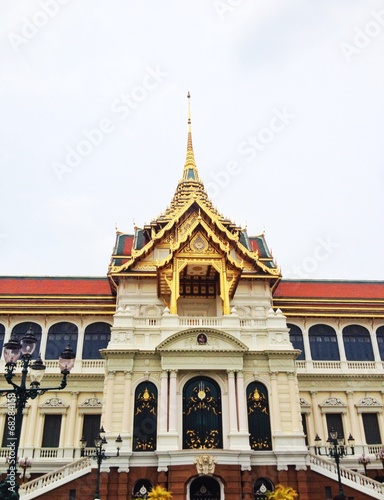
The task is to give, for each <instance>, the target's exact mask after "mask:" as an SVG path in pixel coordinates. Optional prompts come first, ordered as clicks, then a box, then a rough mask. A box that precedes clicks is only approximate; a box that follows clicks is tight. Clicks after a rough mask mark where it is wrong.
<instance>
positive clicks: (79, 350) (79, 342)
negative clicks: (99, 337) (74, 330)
mask: <svg viewBox="0 0 384 500" xmlns="http://www.w3.org/2000/svg"><path fill="white" fill-rule="evenodd" d="M83 344H84V327H83V326H81V327H80V328H79V330H78V334H77V344H76V360H79V361H81V360H82V358H83Z"/></svg>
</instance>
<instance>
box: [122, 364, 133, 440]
mask: <svg viewBox="0 0 384 500" xmlns="http://www.w3.org/2000/svg"><path fill="white" fill-rule="evenodd" d="M131 403H132V372H131V371H126V372H124V403H123V416H122V423H121V432H122V433H125V434H126V433H129V431H130V429H131V415H132V411H131Z"/></svg>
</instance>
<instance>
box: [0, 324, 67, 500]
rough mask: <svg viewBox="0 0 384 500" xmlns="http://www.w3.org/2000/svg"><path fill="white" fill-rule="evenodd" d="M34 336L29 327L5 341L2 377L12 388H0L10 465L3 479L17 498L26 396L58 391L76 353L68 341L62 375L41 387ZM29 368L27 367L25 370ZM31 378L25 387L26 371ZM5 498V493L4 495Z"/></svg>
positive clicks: (62, 357)
mask: <svg viewBox="0 0 384 500" xmlns="http://www.w3.org/2000/svg"><path fill="white" fill-rule="evenodd" d="M36 344H37V339H36V337H35V336H34V335H33V332H32V330H31V329H29V330H28V331H27V333H26V334H25V335H24V336H23V337H22V338H21V340H20V342H19V341H18V339H17V337H16V336H15V335H12V336H11V338H10V340H9V342H7V343H6V344H4V350H3V353H4V360H5V370H6V373H5V374H4V377H5V379H6V381H7V382H8V384H10V385H11V386H12V389H4V390H0V396H7V400H8V401H7V405H8V417H7V425H8V438H7V440H8V444H7V447H8V449H9V468H8V474H7V478H6V480H5V482H6V483H7V487H8V491H9V493H15V495H13V498H19V495H18V485H17V482H16V479H15V478H16V474H17V453H18V449H19V445H20V435H21V426H22V422H23V410H24V408H25V405H26V403H27V401H28V399H35V398H36V397H37V396H39V395H41V394H44V393H45V392H47V391H58V390H61V389H64V388H65V387H66V385H67V376H68V375H69V373H70V371H71V369H72V368H73V365H74V363H75V353H74V352H73V350H72V349H71V347H70V346H69V345H68V346H67V347H66V348H65V349H64V351H63V352H62V353H61V354H60V356H59V367H60V371H61V374H62V376H63V378H62V380H61V383H60V385H59V386H58V387H40V382H41V380H42V378H43V376H44V370H45V365H44V363H43V361H42V359H41V357H40V356H39V357H38V358H37V359H36V360H35V361H34V362H32V354H33V353H34V351H35V348H36ZM18 361H20V362H21V380H20V383H19V385H18V384H16V383H15V382H14V376H15V370H16V368H17V362H18ZM28 369H29V370H28ZM28 371H29V376H30V379H31V382H30V387H27V375H28ZM5 498H6V497H5Z"/></svg>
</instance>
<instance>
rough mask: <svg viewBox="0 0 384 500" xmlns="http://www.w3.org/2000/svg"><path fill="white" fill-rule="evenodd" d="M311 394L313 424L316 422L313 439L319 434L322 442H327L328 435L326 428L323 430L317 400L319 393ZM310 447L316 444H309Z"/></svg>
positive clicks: (313, 392)
mask: <svg viewBox="0 0 384 500" xmlns="http://www.w3.org/2000/svg"><path fill="white" fill-rule="evenodd" d="M310 392H311V399H312V415H313V422H314V431H315V434H314V436H313V438H314V437H315V436H316V434H318V435H319V436H320V437H321V439H322V440H324V441H326V440H327V439H328V435H326V434H327V431H326V428H325V429H324V428H323V422H322V418H321V414H320V409H319V403H318V400H317V391H310ZM309 444H310V445H313V444H314V443H309Z"/></svg>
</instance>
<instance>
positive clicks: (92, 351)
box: [82, 322, 111, 359]
mask: <svg viewBox="0 0 384 500" xmlns="http://www.w3.org/2000/svg"><path fill="white" fill-rule="evenodd" d="M110 338H111V325H108V323H102V322H100V323H92V325H88V326H87V328H86V329H85V333H84V344H83V357H82V359H101V355H100V352H99V351H100V349H105V348H106V347H107V345H108V342H109V339H110Z"/></svg>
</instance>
